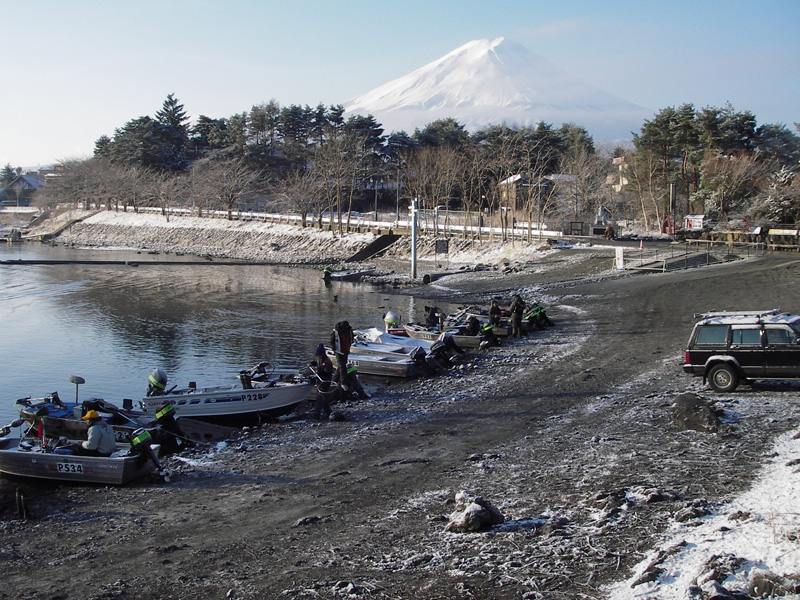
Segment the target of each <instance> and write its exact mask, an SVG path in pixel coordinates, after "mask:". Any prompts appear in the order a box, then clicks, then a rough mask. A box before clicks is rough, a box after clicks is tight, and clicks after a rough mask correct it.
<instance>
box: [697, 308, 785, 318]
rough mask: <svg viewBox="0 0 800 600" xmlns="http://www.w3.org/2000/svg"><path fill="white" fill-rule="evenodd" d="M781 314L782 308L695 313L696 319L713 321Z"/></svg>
mask: <svg viewBox="0 0 800 600" xmlns="http://www.w3.org/2000/svg"><path fill="white" fill-rule="evenodd" d="M779 314H781V309H780V308H773V309H772V310H710V311H708V312H704V313H694V318H695V319H711V318H713V317H754V318H756V319H760V318H761V317H766V316H769V315H779Z"/></svg>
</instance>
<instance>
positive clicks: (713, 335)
mask: <svg viewBox="0 0 800 600" xmlns="http://www.w3.org/2000/svg"><path fill="white" fill-rule="evenodd" d="M727 341H728V326H727V325H702V326H700V327H699V328H698V330H697V339H696V340H695V343H696V344H698V345H701V346H702V345H706V344H714V345H715V346H719V345H724V344H725V343H726V342H727Z"/></svg>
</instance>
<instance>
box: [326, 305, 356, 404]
mask: <svg viewBox="0 0 800 600" xmlns="http://www.w3.org/2000/svg"><path fill="white" fill-rule="evenodd" d="M355 341H356V338H355V333H353V328H352V327H350V323H349V322H347V321H339V322H338V323H336V325H335V326H334V327H333V332H331V349H332V350H333V351H334V353H335V354H336V364H337V367H338V369H339V381H341V382H342V384H343V385H346V384H345V382H346V381H347V357H348V356H350V347H351V346H352V345H353V342H355ZM345 391H347V389H345Z"/></svg>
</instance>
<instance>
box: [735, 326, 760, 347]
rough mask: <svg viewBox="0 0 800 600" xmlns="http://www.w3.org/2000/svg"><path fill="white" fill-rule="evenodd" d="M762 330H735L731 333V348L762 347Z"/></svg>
mask: <svg viewBox="0 0 800 600" xmlns="http://www.w3.org/2000/svg"><path fill="white" fill-rule="evenodd" d="M760 345H761V330H760V329H753V328H750V329H734V330H733V331H731V346H760Z"/></svg>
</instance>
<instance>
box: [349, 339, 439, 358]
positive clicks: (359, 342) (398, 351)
mask: <svg viewBox="0 0 800 600" xmlns="http://www.w3.org/2000/svg"><path fill="white" fill-rule="evenodd" d="M355 338H356V339H355V341H354V342H353V343H352V345H351V346H350V353H351V354H375V355H377V356H391V357H395V358H397V357H403V358H410V359H411V360H423V359H424V358H425V354H427V350H426V349H425V348H423V347H421V346H417V345H404V344H395V343H391V342H388V341H387V342H371V341H368V340H366V339H364V338H360V337H359V336H358V335H356V336H355ZM417 341H423V340H417ZM428 350H430V345H429V346H428Z"/></svg>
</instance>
